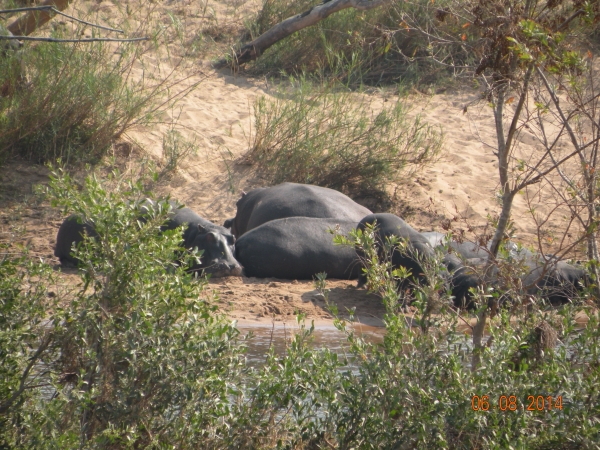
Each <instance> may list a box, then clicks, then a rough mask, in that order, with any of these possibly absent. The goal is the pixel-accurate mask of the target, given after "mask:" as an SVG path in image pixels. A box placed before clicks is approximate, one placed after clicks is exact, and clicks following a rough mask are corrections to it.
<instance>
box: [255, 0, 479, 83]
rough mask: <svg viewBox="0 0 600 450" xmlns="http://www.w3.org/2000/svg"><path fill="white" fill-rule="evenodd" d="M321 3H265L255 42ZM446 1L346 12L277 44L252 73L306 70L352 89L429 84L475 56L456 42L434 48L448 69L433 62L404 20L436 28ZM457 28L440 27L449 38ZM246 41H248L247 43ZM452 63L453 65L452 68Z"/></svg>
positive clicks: (457, 70)
mask: <svg viewBox="0 0 600 450" xmlns="http://www.w3.org/2000/svg"><path fill="white" fill-rule="evenodd" d="M319 3H321V2H320V1H318V0H317V1H311V0H293V1H285V0H265V1H264V2H263V6H262V9H261V10H260V12H259V14H258V15H257V17H256V19H255V21H254V23H253V24H251V26H250V35H251V38H250V39H254V38H256V37H258V36H260V35H261V34H263V33H264V32H265V31H267V30H268V29H269V28H271V27H273V26H274V25H276V24H277V23H279V22H281V21H283V20H284V19H287V18H288V17H292V16H294V15H296V14H299V13H302V12H304V11H307V10H308V9H310V8H311V7H313V6H315V5H317V4H319ZM447 3H450V2H449V1H448V0H442V1H436V2H435V3H434V4H433V3H432V2H431V1H430V0H417V1H415V2H404V1H392V2H390V3H388V4H387V5H384V6H382V7H379V8H375V9H372V10H369V11H357V10H355V9H352V8H350V9H346V10H343V11H341V12H339V13H336V14H333V15H332V16H330V17H328V18H327V19H325V20H323V21H322V22H320V23H318V24H317V25H315V26H313V27H310V28H307V29H304V30H301V31H300V32H298V33H296V34H294V35H292V36H290V37H289V38H287V39H284V40H283V41H281V42H278V43H277V44H275V45H274V46H273V47H271V48H270V49H268V50H267V51H266V52H265V53H264V54H263V55H261V57H260V58H258V60H256V61H255V62H253V63H252V65H251V66H250V69H249V70H250V72H251V73H260V74H270V75H279V74H280V73H281V72H282V71H283V72H285V73H288V74H297V73H301V72H308V73H313V74H322V75H323V76H327V77H331V78H334V79H336V80H339V81H342V82H343V83H345V84H352V85H360V84H367V85H380V84H390V83H399V82H402V83H403V84H408V83H410V84H415V85H431V84H436V83H442V82H444V80H445V79H448V78H449V77H451V76H456V75H459V74H460V73H461V72H462V69H460V68H458V67H460V66H464V65H465V62H467V61H471V59H472V58H474V56H475V55H472V54H469V53H468V52H465V51H464V49H462V48H461V47H462V46H461V43H460V41H459V42H448V45H446V46H444V48H442V49H436V56H437V57H438V58H439V59H443V60H445V62H446V65H440V64H436V63H434V62H433V61H432V60H431V58H430V57H431V55H432V53H431V52H432V47H431V42H430V40H429V39H428V37H427V36H425V35H423V34H422V33H419V32H418V31H416V30H415V29H414V28H413V29H410V27H409V26H408V25H407V23H406V22H405V19H406V18H407V17H410V18H416V20H417V21H418V24H419V26H420V27H422V28H423V29H425V30H427V29H430V28H432V26H433V25H436V26H439V25H440V22H439V21H438V18H439V17H437V16H439V13H438V12H437V11H444V9H445V6H446V4H447ZM460 25H461V24H459V23H458V22H457V21H456V20H455V19H452V18H450V20H448V21H447V22H445V23H444V27H445V30H446V31H447V33H448V34H452V33H458V32H459V30H460ZM250 39H249V40H250ZM450 63H454V64H455V65H456V66H457V67H450Z"/></svg>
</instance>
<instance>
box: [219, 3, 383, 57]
mask: <svg viewBox="0 0 600 450" xmlns="http://www.w3.org/2000/svg"><path fill="white" fill-rule="evenodd" d="M389 1H390V0H373V1H367V0H329V1H326V2H324V3H322V4H320V5H317V6H314V7H313V8H311V9H309V10H308V11H305V12H303V13H301V14H298V15H295V16H293V17H289V18H287V19H285V20H284V21H283V22H280V23H278V24H277V25H275V26H274V27H273V28H271V29H270V30H268V31H266V32H265V33H263V34H262V35H260V36H259V37H257V38H256V39H255V40H253V41H252V42H250V43H248V44H246V45H244V46H243V47H242V48H241V49H240V50H238V52H237V53H236V54H235V55H234V57H233V64H234V65H235V66H238V65H240V64H245V63H247V62H250V61H253V60H255V59H256V58H258V57H259V56H260V55H261V54H262V53H263V52H264V51H265V50H267V49H268V48H269V47H271V46H272V45H273V44H275V43H277V42H279V41H280V40H282V39H285V38H286V37H288V36H290V35H292V34H294V33H295V32H297V31H300V30H302V29H304V28H306V27H310V26H312V25H315V24H316V23H319V22H320V21H322V20H323V19H326V18H327V17H329V16H330V15H331V14H333V13H336V12H338V11H341V10H343V9H348V8H354V9H358V10H360V11H365V10H368V9H373V8H377V7H379V6H381V5H383V4H385V3H388V2H389ZM228 64H229V62H228V61H227V60H226V59H222V60H220V61H218V62H217V63H216V64H215V65H216V67H224V66H226V65H228Z"/></svg>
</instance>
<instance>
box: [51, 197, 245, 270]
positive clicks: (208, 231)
mask: <svg viewBox="0 0 600 450" xmlns="http://www.w3.org/2000/svg"><path fill="white" fill-rule="evenodd" d="M172 205H173V204H172ZM145 208H146V207H145V206H143V207H142V208H141V209H142V211H144V210H145ZM142 220H143V217H142ZM184 224H187V228H186V229H185V231H184V233H183V243H182V246H184V247H185V248H188V249H192V248H198V250H202V251H203V254H202V256H201V259H200V261H201V263H200V264H198V265H196V266H194V267H191V268H190V270H193V271H201V270H203V271H204V272H205V273H207V274H210V275H212V276H213V277H224V276H239V275H241V273H242V267H241V266H240V264H239V263H238V262H237V261H236V260H235V258H234V256H233V252H234V247H233V245H234V242H235V239H234V237H233V236H232V235H231V233H229V231H228V230H226V229H224V228H223V227H220V226H219V225H215V224H214V223H212V222H209V221H208V220H206V219H203V218H202V217H200V216H199V215H197V214H196V213H195V212H194V211H192V210H191V209H189V208H180V209H173V210H172V212H171V214H170V218H169V220H168V221H167V223H166V224H165V226H163V227H162V230H163V231H164V230H172V229H175V228H177V227H179V226H181V225H184ZM84 234H87V235H88V236H90V237H97V233H96V231H95V230H94V227H93V224H92V223H91V222H81V220H80V219H79V218H78V217H77V216H76V215H71V216H69V217H67V218H66V219H65V221H64V222H63V223H62V225H61V226H60V228H59V230H58V235H57V236H56V247H55V249H54V255H55V256H57V257H58V258H59V259H60V262H61V264H63V265H66V266H68V265H75V266H76V265H77V264H78V261H77V259H76V258H75V257H73V255H72V254H71V249H72V247H73V245H77V244H79V243H80V242H81V241H83V235H84Z"/></svg>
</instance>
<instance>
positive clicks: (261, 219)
mask: <svg viewBox="0 0 600 450" xmlns="http://www.w3.org/2000/svg"><path fill="white" fill-rule="evenodd" d="M367 214H371V211H369V210H368V209H367V208H365V207H364V206H361V205H359V204H358V203H356V202H355V201H354V200H352V199H351V198H350V197H348V196H346V195H344V194H342V193H341V192H338V191H335V190H333V189H328V188H324V187H321V186H313V185H310V184H298V183H282V184H279V185H277V186H272V187H269V188H259V189H254V190H252V191H250V192H249V193H247V194H245V195H243V196H242V198H240V199H239V200H238V202H237V213H236V216H235V218H234V219H231V220H229V221H228V222H226V223H227V224H230V225H231V231H232V233H233V234H234V235H235V236H236V237H240V236H241V235H243V234H244V233H246V232H247V231H250V230H252V229H253V228H256V227H258V226H260V225H262V224H264V223H267V222H269V221H271V220H277V219H283V218H286V217H314V218H322V219H324V218H331V219H336V220H339V221H342V222H344V221H347V222H358V221H359V220H360V219H362V218H363V217H364V216H366V215H367Z"/></svg>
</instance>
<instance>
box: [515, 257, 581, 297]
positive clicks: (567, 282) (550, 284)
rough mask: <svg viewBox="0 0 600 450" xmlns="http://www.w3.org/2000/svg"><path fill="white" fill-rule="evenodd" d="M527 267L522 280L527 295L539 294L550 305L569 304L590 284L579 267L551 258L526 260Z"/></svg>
mask: <svg viewBox="0 0 600 450" xmlns="http://www.w3.org/2000/svg"><path fill="white" fill-rule="evenodd" d="M525 263H526V264H527V266H528V267H529V273H527V274H526V275H525V276H524V277H523V279H522V283H523V286H524V287H525V288H526V289H527V293H528V294H531V295H535V294H537V293H540V294H541V296H542V298H544V299H546V300H548V302H550V304H552V305H563V304H565V303H570V302H571V299H572V298H575V297H577V296H578V294H579V293H580V292H581V291H582V290H583V288H584V287H585V286H588V285H589V284H590V283H591V279H590V276H589V274H588V273H587V272H586V271H585V270H584V269H582V268H581V267H577V266H573V265H571V264H569V263H567V262H565V261H561V260H558V259H555V258H551V259H550V260H549V261H547V262H546V261H545V260H544V259H542V258H541V257H539V258H535V259H533V258H527V260H526V261H525Z"/></svg>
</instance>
